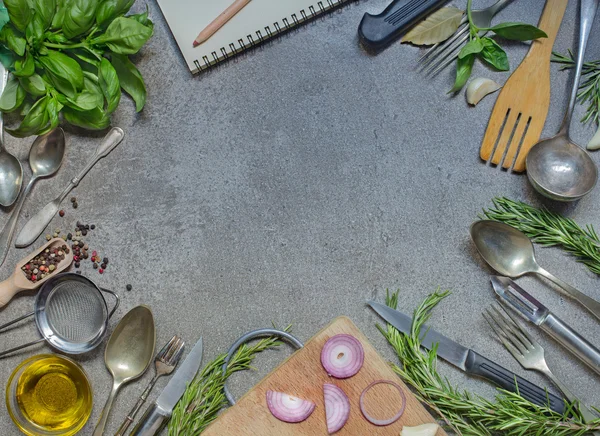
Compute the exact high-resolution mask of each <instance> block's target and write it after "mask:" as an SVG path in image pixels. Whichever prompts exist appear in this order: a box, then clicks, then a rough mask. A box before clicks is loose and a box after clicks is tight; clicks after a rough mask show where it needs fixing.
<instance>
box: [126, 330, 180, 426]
mask: <svg viewBox="0 0 600 436" xmlns="http://www.w3.org/2000/svg"><path fill="white" fill-rule="evenodd" d="M184 345H185V342H184V341H182V340H181V338H180V337H179V336H173V337H172V338H171V340H170V341H169V342H167V344H166V345H165V346H164V347H163V348H162V350H160V351H159V352H158V354H157V355H156V357H155V359H154V378H152V380H150V383H148V386H147V387H146V389H144V392H142V395H140V398H139V399H138V401H137V403H135V406H133V409H131V411H130V412H129V414H128V415H127V417H126V418H125V420H124V421H123V424H121V427H119V430H118V431H117V432H116V433H115V436H124V435H125V432H126V431H127V429H128V428H129V426H130V425H131V423H132V422H133V420H134V419H135V415H137V413H138V412H139V410H140V409H141V408H142V406H143V405H144V403H145V402H146V399H147V398H148V395H150V392H151V391H152V388H154V385H155V384H156V382H157V380H158V379H159V378H160V377H162V376H163V375H168V374H171V373H172V372H173V370H174V369H175V367H176V366H177V363H179V359H180V358H181V355H182V354H183V348H184Z"/></svg>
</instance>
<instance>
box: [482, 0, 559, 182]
mask: <svg viewBox="0 0 600 436" xmlns="http://www.w3.org/2000/svg"><path fill="white" fill-rule="evenodd" d="M567 3H568V0H546V6H545V7H544V12H542V16H541V17H540V22H539V25H538V26H539V28H540V29H542V30H543V31H544V32H546V33H547V34H548V38H540V39H538V40H536V41H533V42H532V43H531V48H530V49H529V52H528V53H527V55H526V56H525V59H523V62H521V65H519V67H518V68H517V69H516V70H515V71H514V72H513V73H512V75H511V76H510V77H509V78H508V80H507V81H506V84H505V85H504V87H503V88H502V91H500V95H498V100H496V105H495V106H494V110H493V111H492V115H491V117H490V121H489V123H488V127H487V130H486V132H485V136H484V138H483V143H482V144H481V150H480V152H479V154H480V156H481V159H483V160H485V161H488V160H490V157H491V163H493V164H495V165H500V164H502V167H503V168H506V169H509V168H511V166H512V169H513V171H516V172H522V171H525V158H526V157H527V153H529V150H530V149H531V147H533V146H534V145H535V143H537V142H538V140H539V139H540V135H541V134H542V129H543V128H544V123H545V122H546V116H547V115H548V106H549V105H550V57H551V55H552V47H553V46H554V40H555V39H556V35H557V34H558V29H559V28H560V23H561V21H562V19H563V16H564V14H565V9H566V8H567ZM515 156H516V160H515ZM513 162H514V165H513Z"/></svg>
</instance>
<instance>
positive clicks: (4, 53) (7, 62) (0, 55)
mask: <svg viewBox="0 0 600 436" xmlns="http://www.w3.org/2000/svg"><path fill="white" fill-rule="evenodd" d="M0 63H2V65H3V66H4V68H6V69H8V70H12V69H13V68H14V63H15V55H14V54H13V52H12V51H10V50H9V49H8V48H6V47H4V46H3V45H0Z"/></svg>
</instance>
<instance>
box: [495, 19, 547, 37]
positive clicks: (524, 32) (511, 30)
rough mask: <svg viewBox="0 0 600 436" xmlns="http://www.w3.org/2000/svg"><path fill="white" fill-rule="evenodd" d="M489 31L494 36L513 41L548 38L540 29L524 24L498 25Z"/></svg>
mask: <svg viewBox="0 0 600 436" xmlns="http://www.w3.org/2000/svg"><path fill="white" fill-rule="evenodd" d="M489 30H491V31H493V32H494V33H495V34H496V35H500V36H501V37H502V38H505V39H512V40H515V41H529V40H532V39H538V38H548V35H546V32H544V31H543V30H542V29H538V28H537V27H535V26H532V25H531V24H524V23H511V22H508V23H500V24H498V25H496V26H494V27H492V28H491V29H489Z"/></svg>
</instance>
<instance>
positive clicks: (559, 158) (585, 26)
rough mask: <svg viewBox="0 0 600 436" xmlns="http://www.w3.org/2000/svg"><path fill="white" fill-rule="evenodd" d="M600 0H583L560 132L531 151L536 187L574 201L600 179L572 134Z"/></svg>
mask: <svg viewBox="0 0 600 436" xmlns="http://www.w3.org/2000/svg"><path fill="white" fill-rule="evenodd" d="M598 3H600V0H581V7H580V8H581V9H580V14H581V23H580V31H579V48H578V51H577V63H576V67H575V80H574V83H573V90H572V91H571V99H570V100H569V108H568V109H567V113H566V114H565V118H564V119H563V123H562V126H561V128H560V130H559V132H558V133H557V134H556V136H554V137H552V138H549V139H544V140H542V141H540V142H538V143H537V144H536V145H534V146H533V148H532V149H531V150H530V151H529V154H528V155H527V159H526V164H527V177H528V178H529V181H530V182H531V184H532V185H533V187H534V188H535V190H536V191H538V192H539V193H540V194H542V195H544V196H546V197H548V198H551V199H553V200H558V201H574V200H578V199H580V198H581V197H583V196H584V195H586V194H588V193H589V192H590V191H591V190H592V189H594V186H596V181H597V180H598V168H597V167H596V164H595V163H594V161H593V160H592V158H591V157H590V155H589V154H588V153H587V152H586V151H585V150H584V149H583V148H581V147H579V146H578V145H577V144H575V143H574V142H573V141H572V140H571V139H570V137H569V126H570V124H571V118H572V116H573V109H574V107H575V102H576V101H577V93H578V91H579V80H580V79H581V72H582V69H583V56H584V54H585V48H586V45H587V41H588V38H589V36H590V31H591V30H592V23H593V22H594V17H595V16H596V10H597V9H598Z"/></svg>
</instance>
